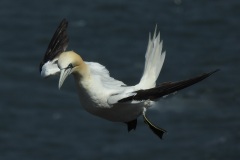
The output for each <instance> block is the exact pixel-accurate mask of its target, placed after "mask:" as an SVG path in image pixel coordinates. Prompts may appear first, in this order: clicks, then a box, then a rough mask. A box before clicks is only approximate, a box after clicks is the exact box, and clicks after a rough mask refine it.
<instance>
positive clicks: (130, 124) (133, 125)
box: [126, 119, 137, 132]
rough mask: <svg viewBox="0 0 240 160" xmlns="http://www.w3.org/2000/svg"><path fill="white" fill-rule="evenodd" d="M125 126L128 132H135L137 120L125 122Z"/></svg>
mask: <svg viewBox="0 0 240 160" xmlns="http://www.w3.org/2000/svg"><path fill="white" fill-rule="evenodd" d="M126 124H127V126H128V132H130V131H131V130H135V129H136V127H137V119H134V120H132V121H129V122H126Z"/></svg>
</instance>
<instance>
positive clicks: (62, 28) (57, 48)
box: [39, 19, 69, 77]
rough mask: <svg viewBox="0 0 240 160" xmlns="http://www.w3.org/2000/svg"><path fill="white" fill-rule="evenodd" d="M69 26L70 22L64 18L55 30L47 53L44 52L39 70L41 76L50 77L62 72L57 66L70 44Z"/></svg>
mask: <svg viewBox="0 0 240 160" xmlns="http://www.w3.org/2000/svg"><path fill="white" fill-rule="evenodd" d="M67 27H68V22H67V20H66V19H63V20H62V21H61V23H60V25H59V26H58V28H57V30H56V31H55V33H54V35H53V37H52V39H51V41H50V43H49V45H48V48H47V50H46V53H45V54H44V57H43V60H42V61H41V63H40V66H39V71H40V73H41V76H43V77H48V76H50V75H55V74H57V73H59V72H60V70H59V68H58V66H57V59H58V57H59V55H60V54H61V53H63V52H64V51H65V50H66V48H67V46H68V41H69V39H68V35H67Z"/></svg>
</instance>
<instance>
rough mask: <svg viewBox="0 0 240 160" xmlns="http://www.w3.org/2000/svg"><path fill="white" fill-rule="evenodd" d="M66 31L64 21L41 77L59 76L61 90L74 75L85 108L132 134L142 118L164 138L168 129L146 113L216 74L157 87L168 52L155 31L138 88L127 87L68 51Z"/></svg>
mask: <svg viewBox="0 0 240 160" xmlns="http://www.w3.org/2000/svg"><path fill="white" fill-rule="evenodd" d="M66 29H67V21H66V20H63V21H62V22H61V24H60V25H59V27H58V29H57V31H56V32H55V34H54V36H53V38H52V40H51V42H50V44H49V46H48V49H47V51H46V53H45V56H44V58H43V61H42V62H41V63H40V72H41V75H42V76H43V77H48V76H51V75H55V74H58V73H60V79H59V88H60V87H61V86H62V84H63V82H64V80H65V79H66V77H67V76H68V75H70V74H72V75H73V76H74V79H75V83H76V86H77V91H78V95H79V98H80V102H81V104H82V106H83V108H84V109H85V110H86V111H88V112H89V113H91V114H93V115H96V116H99V117H101V118H104V119H107V120H110V121H114V122H124V123H127V124H128V130H129V131H130V130H132V129H135V128H136V125H137V118H138V117H139V116H140V115H143V117H144V120H145V122H146V123H147V124H148V125H149V127H150V129H151V130H153V132H154V133H156V134H157V135H158V136H159V137H160V138H162V135H163V133H164V132H165V130H163V129H161V128H158V127H155V126H154V125H153V124H151V123H150V122H149V121H148V120H147V118H146V116H145V111H146V110H147V109H148V108H149V107H150V106H152V105H153V104H154V101H156V100H158V99H159V98H161V97H163V96H164V95H168V94H171V93H173V92H176V91H178V90H180V89H183V88H186V87H188V86H190V85H193V84H195V83H197V82H199V81H201V80H203V79H205V78H207V77H208V76H210V75H211V74H213V73H214V72H216V71H213V72H209V73H205V74H202V75H200V76H197V77H195V78H191V79H187V80H184V81H178V82H167V83H163V84H161V85H159V86H156V80H157V78H158V76H159V73H160V71H161V69H162V66H163V63H164V60H165V52H163V51H162V42H161V41H160V33H158V34H157V30H156V29H155V32H154V34H153V37H151V35H150V34H149V41H148V46H147V51H146V54H145V67H144V71H143V75H142V78H141V80H140V82H139V83H138V84H136V85H135V86H127V85H126V84H124V83H123V82H121V81H119V80H116V79H114V78H112V77H111V76H110V74H109V71H108V70H107V69H106V68H105V67H104V66H103V65H101V64H99V63H96V62H86V61H84V60H83V59H82V57H81V56H80V55H78V54H77V53H75V52H73V51H65V50H66V48H67V44H68V36H67V33H66Z"/></svg>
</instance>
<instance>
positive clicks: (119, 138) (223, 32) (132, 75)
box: [0, 0, 240, 160]
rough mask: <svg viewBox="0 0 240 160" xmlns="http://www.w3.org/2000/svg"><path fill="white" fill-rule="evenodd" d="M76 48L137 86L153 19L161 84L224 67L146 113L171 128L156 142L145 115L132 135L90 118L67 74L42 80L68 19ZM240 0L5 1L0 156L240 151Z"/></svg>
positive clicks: (62, 159)
mask: <svg viewBox="0 0 240 160" xmlns="http://www.w3.org/2000/svg"><path fill="white" fill-rule="evenodd" d="M63 18H67V19H68V20H69V22H70V24H69V37H70V45H69V49H70V50H74V51H76V52H78V53H79V54H81V56H82V57H83V58H84V59H85V60H86V61H97V62H100V63H101V64H103V65H105V66H106V67H107V68H108V69H109V70H110V72H111V75H112V76H113V77H115V78H117V79H120V80H122V81H124V82H125V83H127V84H129V85H132V84H136V83H137V82H138V81H139V79H140V77H141V74H142V70H143V65H144V54H145V51H146V46H147V40H148V33H149V32H150V31H151V32H152V31H153V30H154V27H155V25H156V24H158V28H159V30H160V31H161V37H162V39H163V40H164V49H165V50H166V51H167V57H166V61H165V64H164V67H163V70H162V72H161V75H160V78H159V83H160V82H164V81H175V80H182V79H185V78H190V77H191V76H195V75H198V74H201V73H202V72H208V71H211V70H214V69H217V68H219V69H221V71H220V72H218V73H216V74H215V75H213V76H212V77H210V78H209V79H207V80H205V81H203V82H201V83H199V84H197V85H196V86H193V87H191V88H189V89H186V90H183V91H181V92H179V93H178V94H176V95H175V96H170V97H168V98H166V99H163V100H161V101H159V103H158V104H157V106H156V107H155V108H154V109H152V110H150V111H149V112H148V116H149V118H150V119H151V120H152V121H153V122H154V123H155V124H157V125H159V126H161V127H162V128H164V129H166V130H167V131H168V132H167V134H166V135H165V136H164V140H159V139H158V138H157V137H156V136H155V135H154V134H152V132H151V131H150V130H149V129H148V128H147V126H145V124H144V123H143V121H142V120H141V118H140V119H139V124H138V128H137V130H136V131H135V132H130V133H128V132H127V129H126V126H125V125H124V124H121V123H112V122H108V121H106V120H103V119H100V118H98V117H95V116H93V115H90V114H89V113H87V112H86V111H84V110H83V109H82V107H81V106H80V103H79V100H78V97H77V95H76V92H75V88H74V85H73V83H72V82H73V79H72V78H69V79H68V80H67V81H66V83H65V84H64V86H63V89H62V90H61V91H59V90H58V88H57V84H58V78H57V77H56V78H51V79H42V78H41V77H40V75H39V72H38V65H39V62H40V60H41V58H42V56H43V54H44V52H45V49H46V48H47V45H48V43H49V41H50V38H51V36H52V34H53V33H54V31H55V29H56V27H57V26H58V24H59V22H60V21H61V19H63ZM239 42H240V1H239V0H228V1H226V0H219V1H209V0H196V1H191V0H162V1H159V0H152V1H147V0H145V1H137V0H132V1H128V0H101V1H100V0H92V1H87V0H86V1H78V0H68V1H63V0H52V1H39V0H22V1H16V0H15V1H14V0H1V1H0V74H1V76H0V82H1V83H0V97H1V98H0V99H1V101H0V159H1V160H16V159H17V160H33V159H34V160H55V159H57V160H78V159H96V160H101V159H102V160H112V159H138V160H146V159H149V160H159V159H169V160H172V159H184V160H192V159H196V160H203V159H207V160H226V159H229V160H230V159H231V160H237V159H239V158H240V129H239V126H240V105H239V104H240V100H239V93H240V85H239V81H240V75H239V69H240V45H239V44H240V43H239Z"/></svg>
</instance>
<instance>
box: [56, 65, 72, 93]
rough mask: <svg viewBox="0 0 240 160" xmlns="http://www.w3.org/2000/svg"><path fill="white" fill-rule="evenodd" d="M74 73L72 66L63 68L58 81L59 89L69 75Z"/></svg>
mask: <svg viewBox="0 0 240 160" xmlns="http://www.w3.org/2000/svg"><path fill="white" fill-rule="evenodd" d="M71 73H72V68H65V69H62V70H61V74H60V78H59V82H58V89H60V88H61V87H62V85H63V82H64V81H65V79H66V78H67V76H68V75H70V74H71Z"/></svg>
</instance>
